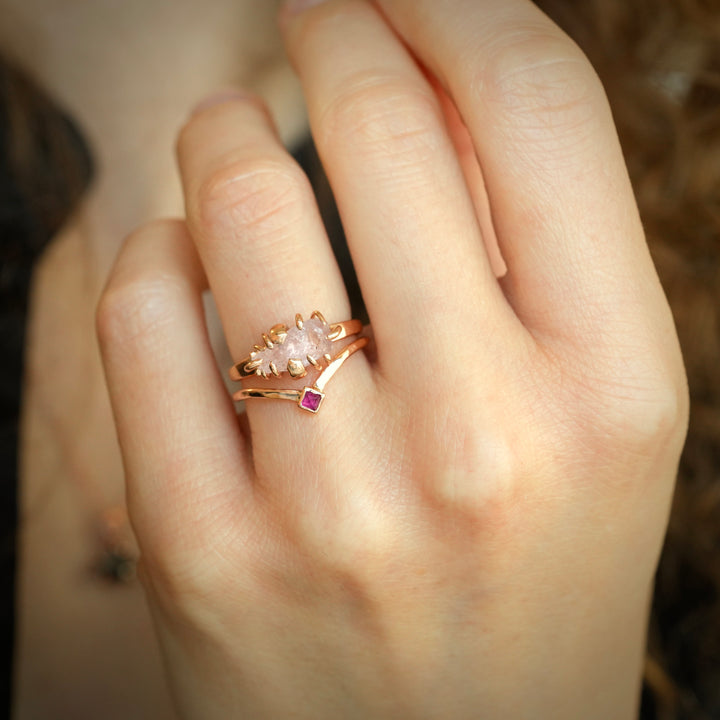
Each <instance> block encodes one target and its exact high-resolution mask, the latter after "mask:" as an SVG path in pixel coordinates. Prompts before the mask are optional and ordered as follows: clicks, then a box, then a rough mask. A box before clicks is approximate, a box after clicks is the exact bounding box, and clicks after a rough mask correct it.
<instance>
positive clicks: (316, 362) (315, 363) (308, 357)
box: [307, 355, 322, 370]
mask: <svg viewBox="0 0 720 720" xmlns="http://www.w3.org/2000/svg"><path fill="white" fill-rule="evenodd" d="M307 359H308V362H309V363H310V364H311V365H312V366H313V367H314V368H317V369H318V370H320V369H322V365H321V364H320V363H319V362H318V361H317V360H316V359H315V358H314V357H313V356H312V355H308V356H307Z"/></svg>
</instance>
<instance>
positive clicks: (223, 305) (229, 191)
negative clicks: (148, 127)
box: [178, 96, 371, 458]
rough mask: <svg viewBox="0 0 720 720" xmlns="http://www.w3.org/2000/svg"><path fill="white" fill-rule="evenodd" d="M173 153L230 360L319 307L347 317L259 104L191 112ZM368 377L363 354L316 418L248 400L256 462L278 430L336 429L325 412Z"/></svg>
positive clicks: (320, 233) (298, 434)
mask: <svg viewBox="0 0 720 720" xmlns="http://www.w3.org/2000/svg"><path fill="white" fill-rule="evenodd" d="M178 157H179V164H180V171H181V176H182V182H183V188H184V193H185V204H186V212H187V218H188V225H189V227H190V230H191V233H192V235H193V237H194V239H195V242H196V243H197V246H198V250H199V253H200V256H201V258H202V261H203V265H204V267H205V271H206V274H207V276H208V280H209V283H210V287H211V288H212V290H213V294H214V296H215V300H216V302H217V306H218V311H219V314H220V318H221V320H222V323H223V327H224V330H225V335H226V338H227V341H228V345H229V347H230V351H231V353H232V355H233V357H234V358H236V360H240V359H242V358H243V357H245V356H247V354H248V351H249V350H250V349H251V348H252V346H253V345H254V344H256V343H258V341H259V340H260V338H261V335H262V333H266V332H267V331H268V329H269V328H270V326H272V325H275V324H276V323H284V324H286V325H289V324H290V323H292V322H293V320H294V318H295V314H296V313H300V314H302V315H304V316H305V317H306V318H307V317H309V315H310V313H311V312H312V311H313V310H320V311H321V312H322V313H323V314H324V315H325V317H326V318H327V320H328V321H329V322H337V321H340V320H347V319H349V313H350V304H349V301H348V298H347V294H346V292H345V287H344V285H343V281H342V277H341V274H340V271H339V268H338V267H337V263H336V261H335V258H334V256H333V253H332V250H331V247H330V244H329V242H328V240H327V237H326V234H325V231H324V229H323V226H322V221H321V219H320V215H319V212H318V209H317V206H316V204H315V200H314V198H313V194H312V190H311V187H310V184H309V182H308V180H307V178H306V177H305V175H304V174H303V172H302V170H301V169H300V168H299V166H298V165H297V164H296V163H295V161H294V160H293V159H292V157H291V156H290V155H289V154H288V153H287V152H286V151H285V150H284V149H283V147H282V146H281V144H280V142H279V140H278V137H277V135H276V133H275V130H274V128H273V126H272V123H271V121H270V119H269V117H268V115H267V113H266V111H265V109H264V107H263V105H262V103H261V102H260V101H258V100H255V99H250V98H243V97H239V96H238V97H237V98H224V99H222V100H221V101H219V102H218V103H216V104H213V105H210V106H206V107H203V108H202V109H201V110H199V111H197V112H196V113H195V114H194V115H193V116H192V118H191V119H190V120H189V122H188V123H187V124H186V126H185V127H184V128H183V130H182V132H181V134H180V138H179V141H178ZM350 366H352V368H353V369H352V373H353V377H352V380H350V378H348V370H349V368H350ZM282 377H283V380H280V379H278V380H277V381H276V384H280V385H281V386H282V384H283V383H288V379H287V378H288V375H283V376H282ZM370 381H371V378H370V375H369V368H368V366H367V364H366V363H365V362H364V359H363V358H362V354H359V355H358V357H356V358H353V360H352V363H348V368H347V369H346V368H343V372H341V373H339V374H338V377H337V379H334V380H333V384H332V393H333V396H334V397H336V398H337V400H336V401H334V402H333V403H325V404H324V406H323V412H322V413H318V416H317V417H310V416H308V415H307V414H306V413H301V412H297V411H296V409H295V408H292V406H289V403H286V402H276V401H268V400H250V401H249V402H248V409H247V412H248V418H249V421H250V427H251V430H252V436H253V447H254V449H255V456H256V458H257V457H258V450H259V449H262V448H263V447H264V448H266V449H267V450H269V452H266V453H263V457H266V458H267V457H273V456H275V455H276V454H277V453H275V452H273V450H276V449H277V444H278V435H279V433H278V430H279V429H282V442H288V441H289V442H293V441H296V442H300V443H302V442H303V440H304V439H305V438H306V437H307V435H306V433H307V429H308V427H309V426H308V423H309V422H312V423H313V426H314V433H315V431H317V430H318V429H319V427H318V426H319V425H323V427H324V426H325V425H327V424H328V423H330V424H332V417H331V416H333V415H334V414H335V415H336V414H337V412H339V411H340V408H341V407H342V404H344V403H352V402H353V400H354V399H355V398H354V395H355V394H356V393H357V394H360V393H362V392H363V391H366V390H367V387H368V384H369V383H370ZM252 384H256V383H252ZM260 384H261V383H260ZM293 384H294V383H292V382H290V383H289V385H290V386H292V385H293ZM333 405H334V407H335V413H333V411H332V410H331V406H333ZM323 418H324V420H323Z"/></svg>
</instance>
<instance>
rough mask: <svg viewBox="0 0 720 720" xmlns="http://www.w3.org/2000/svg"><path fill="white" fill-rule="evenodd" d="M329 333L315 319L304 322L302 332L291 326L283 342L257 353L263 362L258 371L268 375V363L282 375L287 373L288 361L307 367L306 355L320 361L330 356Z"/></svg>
mask: <svg viewBox="0 0 720 720" xmlns="http://www.w3.org/2000/svg"><path fill="white" fill-rule="evenodd" d="M329 331H330V328H329V327H328V326H327V325H324V324H323V323H322V322H320V320H317V319H311V320H305V321H304V322H303V329H302V330H299V329H298V328H297V326H296V325H293V326H292V327H291V328H289V329H288V333H287V336H286V337H285V342H283V343H282V344H280V345H275V347H273V348H265V349H264V350H262V351H261V352H259V353H258V356H257V357H258V358H262V361H263V363H262V365H261V366H260V370H264V371H265V372H266V373H267V374H268V375H270V374H271V371H270V363H271V362H274V363H275V365H276V367H277V369H278V371H279V372H281V373H283V372H287V364H288V360H300V362H302V364H303V365H304V366H305V367H308V366H309V365H310V362H309V361H308V359H307V356H308V355H310V356H311V357H313V358H315V359H316V360H320V359H321V358H322V357H323V355H325V354H328V353H329V354H332V343H331V342H330V340H328V337H327V334H328V332H329Z"/></svg>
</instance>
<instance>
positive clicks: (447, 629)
mask: <svg viewBox="0 0 720 720" xmlns="http://www.w3.org/2000/svg"><path fill="white" fill-rule="evenodd" d="M379 10H381V11H382V13H384V15H382V14H381V13H380V12H379ZM281 26H282V30H283V37H284V41H285V45H286V49H287V51H288V54H289V56H290V58H291V61H292V62H293V64H294V66H295V68H296V70H297V71H298V73H299V76H300V79H301V83H302V86H303V90H304V93H305V97H306V100H307V105H308V110H309V115H310V121H311V127H312V130H313V134H314V137H315V140H316V143H317V145H318V148H319V151H320V153H321V156H322V158H323V161H324V163H325V166H326V169H327V171H328V175H329V178H330V181H331V183H332V186H333V189H334V192H335V195H336V197H337V200H338V204H339V207H340V210H341V214H342V218H343V223H344V226H345V229H346V232H347V235H348V242H349V245H350V249H351V252H352V254H353V260H354V263H355V266H356V269H357V272H358V276H359V279H360V283H361V286H362V289H363V295H364V298H365V301H366V305H367V308H368V313H369V316H370V319H371V323H372V328H373V335H374V339H375V349H374V351H373V352H369V353H367V354H366V353H364V352H360V353H357V354H356V355H354V356H353V357H351V358H350V359H349V360H348V361H347V363H346V364H345V365H344V366H343V368H342V369H341V371H340V372H339V373H338V375H337V376H336V377H335V378H334V379H333V381H332V384H331V385H330V386H329V388H328V397H327V400H326V402H325V404H324V406H323V408H322V410H321V412H320V413H319V414H318V415H317V416H310V415H308V414H303V413H302V412H301V411H299V410H298V409H297V408H295V407H293V406H292V405H291V404H289V403H283V402H277V401H276V402H273V401H262V400H258V401H255V402H252V401H249V402H248V403H247V420H248V428H247V430H244V429H242V428H241V426H240V424H239V423H238V420H237V415H236V410H235V408H234V406H233V405H232V403H231V402H230V399H229V397H228V394H227V391H226V389H225V387H224V384H223V382H222V379H221V375H220V372H219V370H218V368H217V365H216V362H215V357H214V355H213V353H212V350H211V348H210V345H209V343H208V341H207V333H206V330H205V320H204V314H203V312H202V305H201V293H202V291H203V290H204V289H205V287H206V286H208V285H209V287H210V288H211V289H212V292H213V295H214V297H215V299H216V302H217V305H218V309H219V314H220V318H221V320H222V323H223V327H224V331H225V337H226V339H227V343H228V345H229V349H230V352H231V354H232V356H233V357H235V358H241V357H244V356H245V355H246V354H247V351H248V349H249V348H250V347H251V346H252V345H253V344H254V343H255V342H257V340H258V338H259V336H260V333H261V332H263V331H266V330H267V329H268V328H269V326H270V325H272V324H274V323H275V322H280V321H285V322H288V321H289V320H291V318H292V317H294V314H295V313H296V312H303V313H306V314H309V313H310V311H311V310H313V309H315V308H317V309H320V310H322V312H323V313H324V314H325V315H326V317H328V319H330V320H343V319H347V318H348V317H350V315H349V312H350V310H349V303H348V300H347V297H346V295H345V291H344V288H343V285H342V281H341V278H340V274H339V271H338V268H337V267H336V265H335V261H334V259H333V256H332V253H331V251H330V248H329V245H328V242H327V238H326V237H325V235H324V231H323V229H322V226H321V223H320V221H319V217H318V213H317V209H316V207H315V205H314V202H313V198H312V194H311V192H310V190H309V187H308V184H307V181H306V179H305V178H304V177H303V176H302V174H301V172H300V171H299V169H298V168H297V167H296V166H295V165H294V164H293V162H292V160H291V159H290V157H289V156H288V155H287V153H286V152H285V151H284V150H283V149H282V146H281V144H280V142H279V141H278V138H277V135H276V134H275V132H274V130H273V128H272V125H271V123H270V120H269V117H268V114H267V113H266V112H265V111H264V108H263V105H262V103H261V101H259V100H258V99H256V98H254V97H244V98H235V99H228V98H227V97H226V98H225V99H224V100H223V101H221V102H218V103H215V104H210V105H207V104H206V105H205V106H204V107H203V109H201V110H199V111H198V112H196V113H195V114H194V115H193V117H192V118H191V119H190V120H189V121H188V122H187V123H186V124H185V126H184V128H183V130H182V132H181V134H180V137H179V140H178V144H177V149H178V158H179V166H180V174H181V181H182V188H183V193H184V198H185V208H186V219H185V220H177V221H175V220H162V221H157V222H154V223H151V224H149V225H144V226H142V227H141V228H140V229H139V230H137V231H136V232H135V233H133V234H132V235H131V236H130V237H129V238H128V240H127V241H126V242H125V244H124V246H123V248H122V250H121V252H120V255H119V257H118V259H117V262H116V264H115V266H114V268H113V271H112V273H111V276H110V279H109V282H108V285H107V288H106V290H105V292H104V295H103V297H102V299H101V302H100V305H99V308H98V314H97V326H98V332H99V338H100V342H101V347H102V354H103V360H104V363H105V370H106V375H107V382H108V387H109V390H110V395H111V399H112V403H113V410H114V416H115V421H116V424H117V430H118V436H119V440H120V445H121V448H122V455H123V461H124V468H125V477H126V482H127V497H128V503H129V510H130V514H131V518H132V521H133V525H134V528H135V530H136V533H137V536H138V540H139V543H140V547H141V550H142V556H143V563H142V579H143V583H144V587H145V590H146V593H147V599H148V603H149V606H150V608H151V612H152V615H153V618H154V621H155V626H156V630H157V633H158V637H159V639H160V644H161V647H162V650H163V654H164V657H165V662H166V668H167V675H168V678H169V680H170V684H171V686H172V689H173V692H174V696H175V700H176V702H177V707H178V709H179V712H180V714H181V715H182V716H183V717H186V718H203V719H207V718H215V717H217V718H228V717H248V718H281V717H298V718H300V717H307V718H325V717H327V718H337V717H343V718H352V717H358V718H368V717H372V718H382V717H388V718H398V717H408V718H443V719H446V718H478V717H481V718H531V717H532V718H538V717H542V718H545V717H547V718H568V719H570V718H578V717H583V718H598V719H600V718H603V719H604V718H609V717H612V718H632V717H634V716H636V713H637V701H638V690H639V680H640V671H641V667H642V658H643V654H644V635H645V625H646V621H647V612H648V602H649V597H650V591H651V583H652V576H653V572H654V569H655V566H656V563H657V559H658V555H659V552H660V547H661V543H662V538H663V535H664V531H665V527H666V523H667V515H668V511H669V503H670V497H671V494H672V488H673V481H674V477H675V471H676V466H677V460H678V456H679V452H680V449H681V446H682V441H683V438H684V432H685V426H686V418H687V392H686V386H685V379H684V372H683V366H682V360H681V357H680V353H679V349H678V345H677V340H676V337H675V331H674V328H673V324H672V319H671V315H670V312H669V309H668V307H667V303H666V301H665V298H664V296H663V293H662V290H661V288H660V285H659V283H658V280H657V277H656V275H655V271H654V268H653V266H652V263H651V261H650V258H649V254H648V251H647V247H646V245H645V240H644V237H643V232H642V227H641V224H640V221H639V217H638V214H637V209H636V206H635V202H634V199H633V196H632V192H631V188H630V184H629V181H628V178H627V173H626V170H625V167H624V163H623V160H622V156H621V153H620V149H619V145H618V142H617V138H616V135H615V131H614V128H613V124H612V119H611V116H610V113H609V109H608V107H607V103H606V100H605V97H604V93H603V91H602V88H601V86H600V84H599V82H598V81H597V78H596V77H595V75H594V73H593V72H592V69H591V68H590V66H589V64H588V63H587V60H586V59H585V58H584V57H583V56H582V54H581V53H580V52H579V50H578V49H577V48H576V47H575V46H574V45H573V44H572V43H571V42H570V41H569V40H568V39H567V38H566V37H565V36H564V35H563V34H562V33H561V32H560V31H559V30H558V29H557V28H556V27H555V26H554V25H553V24H552V23H551V22H550V21H549V20H548V19H547V18H545V17H544V16H543V15H542V14H541V13H539V12H538V11H537V9H535V7H534V6H533V5H532V4H531V3H529V2H525V0H510V1H509V0H502V1H500V0H485V1H484V2H482V3H478V2H470V1H468V0H465V1H462V0H448V2H443V3H439V2H437V0H412V1H411V0H380V1H379V2H378V3H377V4H376V5H371V4H369V3H367V2H365V1H364V0H328V1H327V2H325V3H321V4H318V5H316V6H313V7H309V8H306V9H305V10H304V11H295V12H293V11H291V10H290V9H286V10H285V12H283V14H282V22H281ZM390 26H392V29H391V27H390ZM399 38H402V40H404V42H405V43H406V45H407V47H405V46H404V45H403V44H401V42H400V41H399ZM411 52H412V53H414V54H415V56H416V57H417V58H419V59H420V60H421V61H422V63H423V64H424V65H425V66H427V67H428V68H429V69H430V71H431V72H432V73H433V74H434V75H435V76H436V77H437V78H438V83H439V87H441V88H443V90H442V92H443V93H447V95H448V96H449V97H450V98H452V100H453V101H454V103H455V105H456V106H457V108H458V110H459V112H460V115H461V116H462V117H463V119H464V121H465V124H466V125H467V128H468V130H467V133H466V134H465V133H464V131H463V130H462V128H460V127H459V126H458V124H457V123H454V122H453V123H446V122H445V120H444V116H443V107H447V102H446V100H444V99H443V98H441V97H439V96H438V88H437V87H435V86H433V85H431V84H429V82H428V80H427V79H426V76H425V75H424V74H423V73H421V72H420V70H419V69H418V65H417V64H416V62H415V61H414V59H413V57H412V56H411V54H410V53H411ZM448 128H451V131H449V130H448ZM469 148H472V149H473V153H472V154H470V153H468V149H469ZM475 154H476V155H477V158H478V159H479V166H474V165H473V163H472V162H471V161H472V157H473V155H475ZM479 168H481V171H480V170H479ZM478 183H482V186H479V185H478ZM484 197H487V198H488V199H489V208H490V211H491V215H492V230H491V229H490V228H489V227H488V221H487V217H486V215H487V213H486V212H484V210H483V207H482V198H484ZM478 203H479V204H480V205H481V207H480V208H479V209H478V207H476V206H477V205H478ZM478 218H480V219H478ZM489 235H494V236H495V237H496V238H497V244H498V246H499V248H500V252H501V253H502V256H503V258H504V263H505V264H506V266H507V274H506V275H505V276H504V277H502V278H501V279H500V280H498V279H497V274H498V273H497V270H498V266H499V263H498V261H497V259H495V260H494V261H491V253H493V252H494V251H493V250H492V249H490V250H488V249H487V248H492V247H493V241H492V240H489V239H488V236H489Z"/></svg>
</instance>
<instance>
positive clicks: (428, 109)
mask: <svg viewBox="0 0 720 720" xmlns="http://www.w3.org/2000/svg"><path fill="white" fill-rule="evenodd" d="M319 128H320V130H319V133H318V144H319V145H321V146H323V147H324V148H326V149H327V150H328V152H330V153H333V152H338V151H340V150H342V151H343V152H347V151H348V149H351V150H352V149H355V151H356V152H357V153H358V154H361V155H363V157H367V154H368V152H370V153H373V154H375V155H378V154H379V155H380V156H382V157H389V158H392V159H393V160H395V161H398V162H400V163H402V162H403V159H405V162H407V163H408V164H411V165H417V163H418V162H422V160H423V159H427V158H429V157H432V156H433V155H434V153H435V151H436V149H437V147H438V146H439V145H440V143H441V142H442V137H441V131H440V129H441V128H442V121H441V119H440V110H439V108H438V105H437V101H436V99H435V97H434V96H433V95H432V94H431V93H430V92H425V91H423V90H420V89H411V88H409V87H408V84H407V82H405V81H404V80H403V79H402V78H400V77H392V76H381V75H378V74H376V73H373V74H368V73H362V74H359V75H356V76H355V77H354V78H352V79H351V80H350V81H349V82H347V83H346V89H344V90H342V91H341V92H340V93H339V94H338V95H337V96H336V97H335V98H334V99H333V101H332V102H331V103H330V104H329V105H328V106H327V107H326V108H325V110H324V112H323V114H322V117H321V121H320V123H319Z"/></svg>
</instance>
